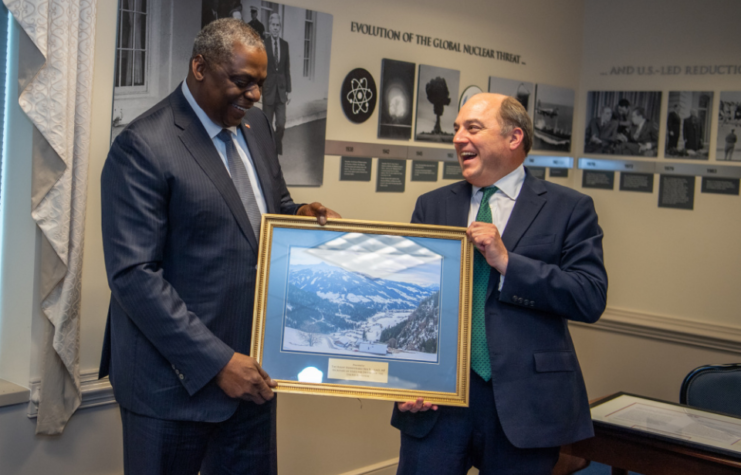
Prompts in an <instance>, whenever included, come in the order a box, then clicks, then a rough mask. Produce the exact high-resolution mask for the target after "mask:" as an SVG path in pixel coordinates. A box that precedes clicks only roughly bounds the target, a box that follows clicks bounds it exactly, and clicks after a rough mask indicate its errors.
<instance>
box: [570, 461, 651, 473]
mask: <svg viewBox="0 0 741 475" xmlns="http://www.w3.org/2000/svg"><path fill="white" fill-rule="evenodd" d="M576 473H577V474H579V475H610V467H608V466H607V465H602V464H601V463H596V462H592V463H591V464H590V465H589V467H587V468H585V469H584V470H582V471H580V472H576ZM630 474H631V475H640V474H638V473H635V472H630Z"/></svg>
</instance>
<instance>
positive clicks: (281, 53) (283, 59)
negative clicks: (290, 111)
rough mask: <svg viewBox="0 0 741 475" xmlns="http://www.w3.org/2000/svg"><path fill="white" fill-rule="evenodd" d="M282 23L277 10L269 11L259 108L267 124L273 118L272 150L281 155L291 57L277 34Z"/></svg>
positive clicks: (289, 99) (285, 43) (289, 84)
mask: <svg viewBox="0 0 741 475" xmlns="http://www.w3.org/2000/svg"><path fill="white" fill-rule="evenodd" d="M282 26H283V23H282V21H281V17H280V15H279V14H278V13H273V14H271V15H270V20H269V21H268V32H269V34H268V37H267V39H266V40H265V49H266V50H267V53H268V77H267V78H266V79H265V85H264V86H263V88H262V92H263V96H262V110H263V111H264V112H265V115H267V116H268V121H269V122H270V124H272V123H273V118H275V150H276V151H277V152H278V155H283V134H284V133H285V130H286V106H287V105H288V103H289V102H291V58H290V56H289V54H288V43H287V42H286V41H285V40H284V39H283V38H281V37H280V33H281V29H282Z"/></svg>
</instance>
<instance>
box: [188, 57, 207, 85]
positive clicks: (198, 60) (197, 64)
mask: <svg viewBox="0 0 741 475" xmlns="http://www.w3.org/2000/svg"><path fill="white" fill-rule="evenodd" d="M207 67H208V66H207V65H206V59H205V58H204V57H203V56H202V55H200V54H199V55H196V57H195V58H192V59H191V60H190V72H191V73H192V74H193V78H194V79H195V80H196V81H199V82H200V81H203V78H204V76H205V75H206V69H207Z"/></svg>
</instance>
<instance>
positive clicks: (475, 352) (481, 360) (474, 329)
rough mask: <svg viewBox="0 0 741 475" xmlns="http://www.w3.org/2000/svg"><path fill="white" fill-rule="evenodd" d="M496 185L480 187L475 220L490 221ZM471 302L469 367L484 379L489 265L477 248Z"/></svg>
mask: <svg viewBox="0 0 741 475" xmlns="http://www.w3.org/2000/svg"><path fill="white" fill-rule="evenodd" d="M496 191H497V187H496V186H490V187H487V188H481V192H482V193H483V194H484V196H483V198H481V206H479V212H478V214H477V215H476V221H479V222H481V223H491V206H489V198H491V195H493V194H494V193H496ZM473 254H474V257H473V303H472V305H471V317H472V323H471V368H472V369H473V370H474V371H476V373H477V374H478V375H479V376H481V377H482V378H483V379H484V381H489V380H490V379H491V362H490V361H489V345H488V344H487V343H486V325H485V324H484V319H485V316H484V315H485V307H486V290H487V289H488V288H489V275H490V274H491V266H490V265H489V263H488V262H486V258H485V257H484V255H483V254H481V253H480V252H479V251H478V249H476V250H474V252H473Z"/></svg>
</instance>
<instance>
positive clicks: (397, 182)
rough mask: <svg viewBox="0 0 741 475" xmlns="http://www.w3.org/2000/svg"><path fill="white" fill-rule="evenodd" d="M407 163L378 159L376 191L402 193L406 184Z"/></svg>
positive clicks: (404, 161)
mask: <svg viewBox="0 0 741 475" xmlns="http://www.w3.org/2000/svg"><path fill="white" fill-rule="evenodd" d="M406 176H407V161H406V160H394V159H391V158H379V159H378V176H377V177H376V178H377V180H376V191H377V192H379V193H382V192H391V193H403V192H404V186H405V184H406Z"/></svg>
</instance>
